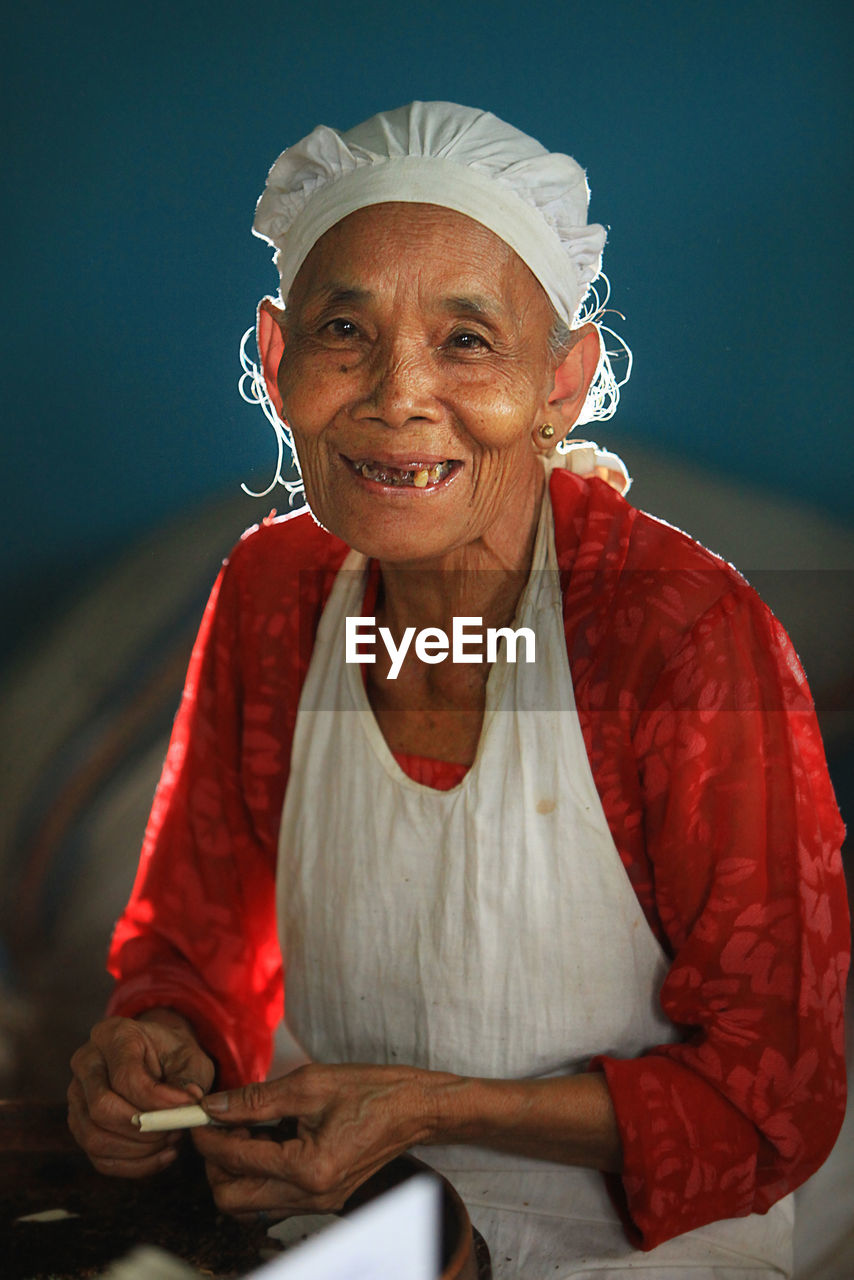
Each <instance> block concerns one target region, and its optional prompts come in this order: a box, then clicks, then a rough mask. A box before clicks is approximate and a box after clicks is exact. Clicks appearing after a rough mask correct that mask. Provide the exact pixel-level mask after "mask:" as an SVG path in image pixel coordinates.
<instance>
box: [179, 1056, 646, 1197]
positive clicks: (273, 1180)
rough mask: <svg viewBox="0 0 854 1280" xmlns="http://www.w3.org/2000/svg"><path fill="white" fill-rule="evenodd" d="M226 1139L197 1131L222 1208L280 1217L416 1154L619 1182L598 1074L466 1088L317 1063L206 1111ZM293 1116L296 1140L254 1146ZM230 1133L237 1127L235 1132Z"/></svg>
mask: <svg viewBox="0 0 854 1280" xmlns="http://www.w3.org/2000/svg"><path fill="white" fill-rule="evenodd" d="M202 1105H203V1106H204V1107H205V1109H206V1110H207V1111H208V1112H209V1113H210V1115H211V1116H213V1117H214V1119H216V1120H217V1121H219V1122H221V1123H222V1124H225V1125H227V1126H229V1127H228V1128H209V1129H201V1130H197V1131H196V1132H195V1133H194V1135H193V1139H194V1141H195V1143H196V1146H197V1147H198V1149H199V1151H200V1152H201V1153H202V1155H203V1156H204V1157H205V1159H206V1160H207V1161H208V1178H209V1181H210V1183H211V1186H212V1187H213V1191H214V1196H215V1198H216V1202H217V1204H218V1206H219V1208H220V1209H222V1210H223V1211H224V1212H227V1213H232V1214H235V1215H237V1216H238V1217H242V1216H248V1215H251V1214H253V1213H258V1212H259V1211H261V1210H263V1211H265V1212H267V1213H272V1214H274V1215H275V1214H278V1215H279V1216H281V1217H284V1216H285V1215H286V1214H289V1213H296V1212H305V1211H312V1212H324V1211H327V1210H330V1209H337V1208H340V1207H341V1205H342V1204H343V1203H344V1201H345V1200H346V1199H347V1198H348V1196H350V1195H351V1194H352V1192H353V1191H354V1190H355V1189H356V1187H358V1186H359V1185H360V1184H361V1183H362V1182H364V1181H365V1179H366V1178H369V1177H370V1176H371V1175H372V1174H373V1173H375V1172H376V1171H377V1170H378V1169H380V1168H381V1167H382V1166H383V1165H384V1164H385V1163H387V1161H389V1160H391V1159H393V1158H394V1157H395V1156H397V1155H400V1154H401V1152H403V1151H406V1150H407V1149H408V1148H409V1147H411V1146H414V1145H417V1144H425V1143H426V1144H435V1143H442V1144H444V1143H471V1144H476V1145H482V1146H490V1147H493V1148H497V1149H499V1150H502V1151H512V1152H516V1153H518V1154H521V1155H526V1156H533V1157H535V1158H539V1159H548V1160H556V1161H559V1162H562V1163H565V1164H578V1165H586V1166H590V1167H592V1168H596V1169H606V1170H613V1171H618V1170H619V1168H620V1160H621V1157H620V1141H619V1135H618V1132H617V1126H616V1121H615V1117H614V1110H613V1107H612V1106H611V1101H610V1097H609V1094H608V1088H607V1086H606V1084H605V1082H604V1078H603V1077H602V1075H600V1074H598V1073H595V1072H593V1073H585V1074H582V1075H577V1076H572V1077H566V1076H564V1077H560V1078H558V1077H553V1078H549V1079H546V1080H488V1079H473V1078H468V1077H464V1076H456V1075H451V1074H446V1073H443V1072H436V1071H424V1070H420V1069H419V1068H416V1067H386V1066H358V1065H356V1066H351V1065H334V1066H326V1065H318V1064H312V1065H310V1066H305V1067H301V1068H299V1069H298V1070H297V1071H294V1072H292V1073H291V1074H290V1075H287V1076H284V1077H282V1078H281V1079H279V1080H272V1081H270V1082H268V1083H266V1084H253V1085H247V1086H245V1087H244V1088H242V1089H235V1090H233V1091H231V1092H229V1093H225V1094H212V1095H210V1096H209V1097H207V1098H206V1099H204V1100H203V1104H202ZM283 1117H296V1118H297V1130H296V1137H290V1136H289V1137H288V1138H286V1139H285V1140H284V1141H279V1140H270V1139H269V1137H268V1138H267V1140H264V1141H259V1139H258V1138H257V1137H253V1136H252V1135H251V1134H250V1132H249V1130H248V1129H247V1128H246V1126H247V1125H255V1124H258V1123H263V1122H267V1123H271V1122H272V1123H275V1122H277V1121H279V1120H281V1119H282V1118H283ZM232 1126H233V1127H232Z"/></svg>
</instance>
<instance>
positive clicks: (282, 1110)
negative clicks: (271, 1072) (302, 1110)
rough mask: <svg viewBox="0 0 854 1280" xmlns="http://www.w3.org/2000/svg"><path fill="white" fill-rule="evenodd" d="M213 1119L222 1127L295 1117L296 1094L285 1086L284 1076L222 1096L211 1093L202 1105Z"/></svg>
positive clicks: (286, 1080)
mask: <svg viewBox="0 0 854 1280" xmlns="http://www.w3.org/2000/svg"><path fill="white" fill-rule="evenodd" d="M202 1106H203V1107H204V1109H205V1111H207V1112H208V1114H209V1115H210V1116H211V1118H212V1119H213V1120H217V1121H220V1122H221V1123H222V1124H227V1125H232V1124H258V1123H259V1122H261V1121H265V1120H281V1119H282V1118H283V1117H285V1116H289V1115H295V1114H297V1107H298V1104H297V1101H296V1093H295V1090H293V1089H292V1088H291V1087H290V1086H289V1085H288V1078H287V1076H285V1077H283V1078H282V1079H280V1080H269V1081H266V1082H259V1083H254V1084H245V1085H243V1086H242V1087H241V1088H239V1089H229V1090H228V1091H227V1092H225V1093H212V1094H210V1095H209V1096H208V1097H207V1098H205V1099H204V1100H203V1102H202Z"/></svg>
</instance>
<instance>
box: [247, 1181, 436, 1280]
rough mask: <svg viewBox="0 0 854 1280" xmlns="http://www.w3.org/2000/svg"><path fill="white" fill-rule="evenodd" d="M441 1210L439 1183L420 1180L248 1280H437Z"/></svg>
mask: <svg viewBox="0 0 854 1280" xmlns="http://www.w3.org/2000/svg"><path fill="white" fill-rule="evenodd" d="M440 1207H441V1201H440V1183H439V1180H438V1178H432V1177H430V1176H429V1175H427V1174H418V1175H417V1176H416V1177H414V1178H409V1179H408V1180H407V1181H406V1182H404V1183H402V1184H401V1185H400V1186H399V1187H394V1188H393V1189H392V1190H391V1191H387V1192H385V1194H384V1195H381V1196H378V1197H377V1199H376V1200H372V1201H371V1202H370V1204H366V1205H365V1206H364V1207H363V1208H361V1209H356V1210H355V1211H354V1212H353V1213H351V1214H349V1215H348V1216H347V1217H346V1218H341V1219H340V1220H339V1221H338V1222H336V1223H334V1224H333V1225H332V1226H329V1227H327V1228H326V1229H325V1230H324V1231H322V1232H321V1233H320V1234H319V1235H316V1236H313V1237H312V1238H311V1239H310V1240H306V1241H305V1243H304V1244H300V1245H297V1246H296V1247H295V1248H294V1249H291V1250H289V1251H288V1252H287V1253H285V1254H283V1255H282V1256H281V1257H280V1258H275V1259H274V1260H273V1261H272V1262H269V1263H267V1265H266V1266H264V1267H261V1268H260V1269H259V1270H258V1271H253V1272H252V1275H251V1276H250V1277H248V1280H380V1278H384V1277H386V1276H389V1277H392V1276H393V1277H394V1280H437V1277H438V1275H439V1239H440V1234H441V1219H440Z"/></svg>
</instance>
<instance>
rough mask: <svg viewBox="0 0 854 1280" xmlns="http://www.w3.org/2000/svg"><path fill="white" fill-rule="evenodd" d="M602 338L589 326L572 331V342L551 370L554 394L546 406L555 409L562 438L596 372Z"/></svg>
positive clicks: (570, 426) (582, 402) (571, 425)
mask: <svg viewBox="0 0 854 1280" xmlns="http://www.w3.org/2000/svg"><path fill="white" fill-rule="evenodd" d="M601 355H602V336H601V334H600V333H599V330H598V329H597V328H596V326H595V325H593V324H585V325H582V326H581V328H580V329H576V330H575V340H574V342H573V344H572V346H571V347H570V349H569V352H568V353H567V355H566V356H565V357H564V359H563V361H562V363H561V364H559V365H558V367H557V369H556V370H555V383H554V390H553V391H552V393H551V395H550V396H549V404H550V405H554V406H556V407H557V408H558V411H559V413H560V415H561V417H562V418H563V420H564V428H563V434H566V432H567V431H569V430H571V429H572V427H573V426H574V425H575V422H576V419H577V418H578V415H579V414H580V413H581V409H582V406H583V404H584V401H585V400H586V398H587V392H588V389H589V387H590V384H591V382H592V381H593V379H594V378H595V376H596V370H597V369H598V368H599V360H600V357H601Z"/></svg>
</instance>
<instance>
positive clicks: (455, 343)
mask: <svg viewBox="0 0 854 1280" xmlns="http://www.w3.org/2000/svg"><path fill="white" fill-rule="evenodd" d="M448 345H449V346H452V347H456V349H457V350H458V351H479V350H481V349H484V350H486V349H487V348H488V345H489V344H488V343H487V341H486V339H485V338H483V337H482V336H481V335H480V334H479V333H472V332H471V331H470V330H468V329H466V330H465V331H464V332H462V333H454V334H452V335H451V337H450V338H449V340H448Z"/></svg>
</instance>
